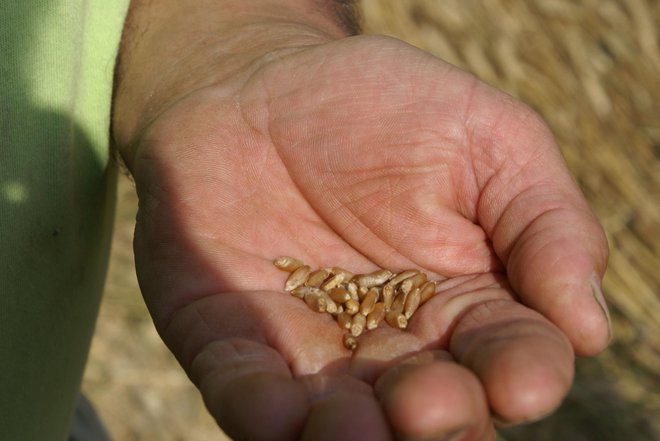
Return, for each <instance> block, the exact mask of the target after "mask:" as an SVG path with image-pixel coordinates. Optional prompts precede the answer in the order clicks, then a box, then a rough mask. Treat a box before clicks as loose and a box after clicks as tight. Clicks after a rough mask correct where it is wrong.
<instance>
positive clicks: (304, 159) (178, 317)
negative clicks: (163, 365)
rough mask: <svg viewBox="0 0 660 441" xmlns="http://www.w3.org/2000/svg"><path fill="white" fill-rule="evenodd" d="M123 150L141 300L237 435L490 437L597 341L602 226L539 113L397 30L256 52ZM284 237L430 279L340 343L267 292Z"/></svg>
mask: <svg viewBox="0 0 660 441" xmlns="http://www.w3.org/2000/svg"><path fill="white" fill-rule="evenodd" d="M134 164H135V165H134V167H133V168H134V170H133V171H134V175H135V177H136V182H137V188H138V193H139V196H140V212H139V217H138V225H137V228H136V238H135V249H136V256H137V265H138V276H139V280H140V285H141V287H142V290H143V293H144V295H145V298H146V300H147V304H148V305H149V308H150V310H151V313H152V315H153V317H154V321H155V322H156V325H157V327H158V329H159V331H160V332H161V335H162V336H163V338H164V340H165V342H166V343H167V344H168V345H169V347H170V348H171V349H172V350H173V352H174V354H175V355H176V356H177V357H178V359H179V361H180V362H181V364H182V366H183V367H184V368H185V369H186V371H187V372H188V374H189V375H190V376H191V378H192V379H193V381H195V382H196V384H197V385H198V386H199V388H200V390H201V392H202V394H203V396H204V398H205V401H206V403H207V406H208V407H209V410H210V411H211V412H212V413H213V415H214V416H215V417H216V418H217V420H218V422H219V423H220V424H221V426H222V427H223V428H224V429H225V431H227V433H229V434H230V435H231V436H233V437H235V438H236V439H256V440H262V439H264V440H265V439H273V440H288V439H296V438H298V437H300V438H302V439H310V440H312V439H314V440H325V439H328V440H350V439H361V440H371V439H373V440H382V439H388V438H391V437H394V436H400V437H402V438H406V439H444V438H441V437H442V436H448V435H456V436H458V437H459V438H457V439H464V440H485V439H492V438H493V436H494V432H493V421H494V420H495V421H499V422H501V423H505V424H507V423H508V424H514V423H519V422H524V421H528V420H531V419H535V418H538V417H540V416H542V415H543V414H546V413H547V412H549V411H551V410H553V409H554V408H555V407H556V406H557V405H558V403H559V402H560V401H561V399H562V397H563V396H564V394H565V393H566V391H567V390H568V388H569V387H570V383H571V381H572V369H573V366H572V362H573V351H574V350H575V351H577V352H578V353H581V354H593V353H595V352H597V351H599V350H601V349H602V348H603V347H604V346H605V344H606V343H607V338H608V332H607V319H606V317H605V315H604V314H603V313H602V310H601V309H600V308H599V305H598V303H597V302H596V300H595V299H594V296H593V293H592V289H596V286H597V283H598V280H599V277H600V276H602V273H603V271H604V267H605V263H606V259H607V257H606V249H607V248H606V244H605V240H604V238H603V235H602V232H601V230H600V227H599V226H598V224H597V222H596V221H595V219H594V217H593V215H592V214H591V212H590V210H589V208H588V207H587V205H586V203H585V202H584V200H583V198H582V196H581V195H580V193H579V190H578V189H577V187H576V186H575V185H574V183H573V182H572V180H571V178H570V176H569V174H568V172H567V170H566V168H565V165H564V163H563V161H562V159H561V156H560V154H559V153H558V150H557V148H556V146H555V145H554V143H553V140H552V137H551V135H550V134H549V133H548V131H547V129H546V128H545V126H544V125H543V124H542V122H541V121H540V120H539V118H538V117H537V116H536V115H535V114H534V113H533V112H531V111H530V110H529V109H527V108H525V107H524V106H523V105H521V104H520V103H517V102H516V101H515V100H513V99H512V98H510V97H508V96H506V95H504V94H502V93H499V92H497V91H495V90H493V89H492V88H489V87H488V86H486V85H484V84H482V83H480V82H478V81H477V80H475V79H474V78H473V77H471V76H470V75H468V74H466V73H465V72H462V71H460V70H458V69H456V68H454V67H452V66H450V65H448V64H446V63H443V62H442V61H440V60H438V59H436V58H433V57H432V56H430V55H428V54H426V53H423V52H421V51H418V50H416V49H414V48H412V47H410V46H408V45H405V44H403V43H401V42H398V41H395V40H391V39H386V38H375V37H358V38H351V39H345V40H341V41H337V42H334V43H330V44H327V45H322V46H314V47H308V48H305V49H301V50H295V51H287V52H282V53H274V54H270V55H269V56H268V57H265V58H263V59H261V60H260V62H259V63H256V64H255V65H253V66H252V67H251V68H250V69H248V70H247V71H244V72H242V73H241V74H239V75H236V77H235V78H234V80H233V81H232V82H230V83H223V84H222V85H217V86H210V87H204V88H202V89H199V90H197V91H195V92H194V93H192V94H190V95H188V96H186V97H185V98H184V99H182V100H179V101H178V102H176V103H174V104H173V105H172V106H170V107H169V109H167V110H166V111H165V112H163V113H161V114H160V116H159V117H158V118H157V119H156V120H155V121H154V122H153V123H152V124H151V125H150V126H149V128H148V129H147V131H146V132H145V134H144V136H143V137H142V138H141V142H140V146H139V148H138V150H137V155H136V159H135V163H134ZM282 254H286V255H292V256H295V257H298V258H300V259H302V260H304V261H305V262H306V263H308V264H310V265H311V266H313V267H327V266H341V267H344V268H346V269H349V270H351V271H354V272H368V271H371V270H374V269H376V268H378V267H384V268H388V269H392V270H395V271H398V270H403V269H408V268H420V269H423V270H424V271H426V272H427V273H429V274H431V275H432V276H433V278H435V279H436V280H439V284H438V295H437V296H436V297H434V298H433V299H432V300H431V301H429V302H428V303H426V304H425V305H424V306H423V307H422V308H421V309H420V310H419V311H418V312H417V314H416V315H415V316H414V317H413V318H412V320H411V323H410V325H409V328H408V329H407V330H406V331H405V332H404V331H398V330H394V329H392V328H389V327H388V326H382V327H380V328H378V329H376V330H374V331H371V332H369V333H367V334H365V335H363V336H361V337H360V344H359V347H358V349H357V350H356V351H355V352H350V351H348V350H347V349H345V348H344V347H343V345H342V343H341V335H342V331H341V329H339V327H338V326H337V324H336V323H335V322H334V321H333V320H332V318H331V317H330V316H327V315H321V314H317V313H314V312H312V311H310V310H309V309H308V308H307V307H306V305H305V304H304V303H303V302H301V301H300V300H298V299H296V298H294V297H292V296H290V295H288V294H285V293H283V292H281V287H282V286H283V283H284V280H285V278H286V275H285V274H284V273H282V272H280V271H278V270H277V269H276V268H275V267H273V265H272V260H273V258H275V257H277V256H278V255H282Z"/></svg>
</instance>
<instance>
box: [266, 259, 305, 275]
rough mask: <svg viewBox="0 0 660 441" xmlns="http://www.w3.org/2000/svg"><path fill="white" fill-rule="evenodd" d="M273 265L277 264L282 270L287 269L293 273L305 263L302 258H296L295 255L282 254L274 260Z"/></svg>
mask: <svg viewBox="0 0 660 441" xmlns="http://www.w3.org/2000/svg"><path fill="white" fill-rule="evenodd" d="M273 265H275V266H276V267H277V268H279V269H281V270H282V271H287V272H290V273H292V272H294V271H295V270H297V269H298V268H300V267H301V266H303V265H304V263H302V262H301V261H300V260H298V259H296V258H295V257H289V256H280V257H278V258H277V259H275V260H274V261H273Z"/></svg>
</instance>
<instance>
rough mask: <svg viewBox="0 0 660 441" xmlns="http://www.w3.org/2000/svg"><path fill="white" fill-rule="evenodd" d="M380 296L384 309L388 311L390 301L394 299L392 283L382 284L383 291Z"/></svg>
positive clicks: (390, 304) (390, 305)
mask: <svg viewBox="0 0 660 441" xmlns="http://www.w3.org/2000/svg"><path fill="white" fill-rule="evenodd" d="M381 296H382V297H383V304H384V305H385V310H386V311H389V309H390V308H391V307H392V302H393V301H394V286H393V285H385V286H383V291H382V293H381Z"/></svg>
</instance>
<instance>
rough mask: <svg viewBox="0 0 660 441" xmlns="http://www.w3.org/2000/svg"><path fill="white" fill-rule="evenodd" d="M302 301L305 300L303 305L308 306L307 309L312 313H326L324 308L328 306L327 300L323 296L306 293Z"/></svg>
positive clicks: (315, 293)
mask: <svg viewBox="0 0 660 441" xmlns="http://www.w3.org/2000/svg"><path fill="white" fill-rule="evenodd" d="M303 300H305V303H307V306H309V308H310V309H311V310H312V311H315V312H325V311H326V307H327V305H328V302H327V299H326V297H325V296H323V295H322V294H320V293H318V292H308V293H307V294H305V297H304V299H303Z"/></svg>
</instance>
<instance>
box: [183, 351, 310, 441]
mask: <svg viewBox="0 0 660 441" xmlns="http://www.w3.org/2000/svg"><path fill="white" fill-rule="evenodd" d="M190 376H191V379H192V380H193V381H194V382H195V384H196V385H197V387H198V388H199V390H200V391H201V393H202V397H203V398H204V403H205V404H206V407H207V408H208V410H209V412H210V413H211V414H212V415H213V417H214V418H215V419H216V421H217V422H218V425H219V426H220V427H222V429H223V430H224V431H225V432H226V433H227V434H228V435H229V436H230V437H232V439H237V440H239V439H250V440H255V441H261V440H264V441H265V440H268V441H270V440H272V441H278V440H281V441H288V440H292V439H298V437H299V435H300V433H301V431H302V428H303V426H304V423H305V419H306V416H307V413H308V409H309V400H308V395H307V392H306V390H305V387H304V386H303V385H302V384H301V383H300V382H298V381H296V380H295V379H294V378H293V377H292V375H291V372H290V370H289V368H288V366H287V364H286V363H285V362H284V360H283V359H282V357H281V356H280V355H279V354H278V353H277V352H276V351H275V350H273V349H272V348H270V347H268V346H266V345H263V344H261V343H257V342H253V341H250V340H245V339H224V340H219V341H214V342H212V343H209V344H208V345H206V346H205V347H204V348H203V349H202V350H201V351H200V352H199V354H198V355H197V356H196V357H195V359H194V360H193V362H192V364H191V368H190Z"/></svg>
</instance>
